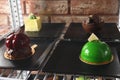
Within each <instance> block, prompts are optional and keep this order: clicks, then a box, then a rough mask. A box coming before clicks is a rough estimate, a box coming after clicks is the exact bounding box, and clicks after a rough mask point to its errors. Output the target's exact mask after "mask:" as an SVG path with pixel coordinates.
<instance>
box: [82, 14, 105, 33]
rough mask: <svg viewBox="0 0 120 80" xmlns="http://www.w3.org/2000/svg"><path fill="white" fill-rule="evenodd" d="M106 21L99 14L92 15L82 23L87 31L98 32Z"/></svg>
mask: <svg viewBox="0 0 120 80" xmlns="http://www.w3.org/2000/svg"><path fill="white" fill-rule="evenodd" d="M103 25H104V22H103V21H102V19H101V18H100V17H99V16H98V15H96V14H95V15H92V16H90V17H89V18H88V20H86V21H84V22H83V23H82V27H83V28H84V30H85V31H86V32H87V33H96V32H98V31H100V30H101V29H102V27H103Z"/></svg>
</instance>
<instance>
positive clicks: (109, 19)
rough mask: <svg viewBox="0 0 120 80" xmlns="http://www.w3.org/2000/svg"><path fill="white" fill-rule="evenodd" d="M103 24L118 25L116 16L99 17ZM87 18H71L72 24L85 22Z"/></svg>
mask: <svg viewBox="0 0 120 80" xmlns="http://www.w3.org/2000/svg"><path fill="white" fill-rule="evenodd" d="M100 17H101V18H102V19H103V20H104V22H105V23H118V16H117V15H102V16H100ZM87 18H88V16H72V21H73V22H78V23H79V22H80V23H81V22H83V21H84V20H86V19H87Z"/></svg>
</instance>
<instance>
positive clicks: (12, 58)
mask: <svg viewBox="0 0 120 80" xmlns="http://www.w3.org/2000/svg"><path fill="white" fill-rule="evenodd" d="M35 47H37V45H33V46H31V51H30V52H29V53H27V55H25V56H24V55H23V54H22V53H20V54H21V55H22V56H20V55H18V56H16V57H15V56H13V55H12V54H9V53H8V51H7V50H6V51H5V53H4V57H5V58H6V59H9V60H23V59H27V58H29V57H31V56H32V55H34V54H35Z"/></svg>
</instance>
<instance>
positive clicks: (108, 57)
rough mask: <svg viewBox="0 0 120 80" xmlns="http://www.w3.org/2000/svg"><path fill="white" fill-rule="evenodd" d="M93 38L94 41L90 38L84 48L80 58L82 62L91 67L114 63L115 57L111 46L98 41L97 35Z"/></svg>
mask: <svg viewBox="0 0 120 80" xmlns="http://www.w3.org/2000/svg"><path fill="white" fill-rule="evenodd" d="M93 35H94V34H92V36H93ZM92 36H90V38H94V39H90V38H89V41H88V42H87V43H85V45H84V46H83V47H82V50H81V53H80V56H79V58H80V60H81V61H82V62H84V63H87V64H91V65H103V64H108V63H110V62H112V61H113V55H112V51H111V49H110V47H109V45H108V44H107V43H105V42H103V41H100V40H98V38H96V37H95V35H94V37H92Z"/></svg>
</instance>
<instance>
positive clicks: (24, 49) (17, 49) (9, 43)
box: [4, 32, 35, 60]
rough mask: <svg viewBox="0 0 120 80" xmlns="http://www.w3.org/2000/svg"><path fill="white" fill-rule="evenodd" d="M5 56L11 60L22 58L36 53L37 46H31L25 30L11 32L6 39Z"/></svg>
mask: <svg viewBox="0 0 120 80" xmlns="http://www.w3.org/2000/svg"><path fill="white" fill-rule="evenodd" d="M5 45H6V51H5V53H4V57H5V58H6V59H9V60H21V59H26V58H28V57H30V56H32V55H33V54H34V53H35V50H34V48H35V46H32V47H31V46H30V40H29V37H28V36H27V35H25V34H24V33H23V32H19V33H11V34H10V35H9V36H8V37H7V38H6V41H5Z"/></svg>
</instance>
